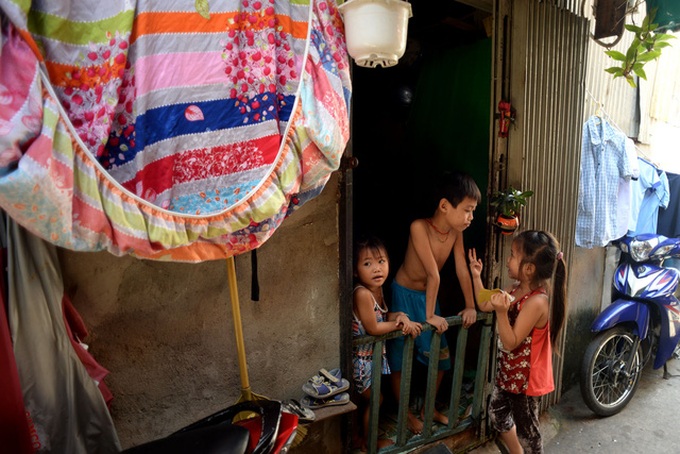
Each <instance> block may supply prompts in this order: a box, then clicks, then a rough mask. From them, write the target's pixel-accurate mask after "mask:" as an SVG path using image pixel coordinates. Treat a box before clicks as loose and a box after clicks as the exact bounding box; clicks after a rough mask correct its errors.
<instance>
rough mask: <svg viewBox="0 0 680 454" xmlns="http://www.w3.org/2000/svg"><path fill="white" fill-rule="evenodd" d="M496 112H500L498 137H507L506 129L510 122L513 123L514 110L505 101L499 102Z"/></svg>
mask: <svg viewBox="0 0 680 454" xmlns="http://www.w3.org/2000/svg"><path fill="white" fill-rule="evenodd" d="M498 111H499V112H500V115H499V118H500V122H499V125H498V137H508V129H509V127H510V122H511V121H515V109H513V107H512V105H511V104H510V103H509V102H507V101H500V102H499V103H498Z"/></svg>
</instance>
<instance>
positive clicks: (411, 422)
mask: <svg viewBox="0 0 680 454" xmlns="http://www.w3.org/2000/svg"><path fill="white" fill-rule="evenodd" d="M406 414H407V416H408V421H406V427H407V428H408V430H410V431H411V432H413V433H414V434H416V435H418V434H419V433H421V432H422V431H423V422H422V421H421V420H420V419H418V418H416V415H414V414H412V413H411V412H407V413H406Z"/></svg>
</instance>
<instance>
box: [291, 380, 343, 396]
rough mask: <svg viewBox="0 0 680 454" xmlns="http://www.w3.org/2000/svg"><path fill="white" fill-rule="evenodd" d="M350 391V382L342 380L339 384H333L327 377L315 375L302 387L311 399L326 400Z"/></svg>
mask: <svg viewBox="0 0 680 454" xmlns="http://www.w3.org/2000/svg"><path fill="white" fill-rule="evenodd" d="M348 389H349V381H348V380H347V379H345V378H340V379H339V380H338V382H337V383H332V382H331V381H330V380H327V379H326V377H321V376H319V375H315V376H313V377H312V378H310V379H309V380H308V381H307V383H305V384H304V385H302V390H303V391H304V392H305V394H307V395H308V396H310V397H313V398H315V399H325V398H327V397H331V396H334V395H336V394H339V393H341V392H344V391H347V390H348Z"/></svg>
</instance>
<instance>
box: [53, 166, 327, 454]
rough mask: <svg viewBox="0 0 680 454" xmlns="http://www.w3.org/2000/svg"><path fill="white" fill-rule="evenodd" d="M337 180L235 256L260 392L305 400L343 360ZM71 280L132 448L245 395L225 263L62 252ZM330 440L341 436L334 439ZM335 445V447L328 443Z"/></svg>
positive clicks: (251, 367) (68, 284)
mask: <svg viewBox="0 0 680 454" xmlns="http://www.w3.org/2000/svg"><path fill="white" fill-rule="evenodd" d="M337 193H338V185H337V179H336V178H335V177H334V178H332V179H331V181H330V182H329V183H328V185H327V186H326V188H325V190H324V191H323V193H322V194H321V195H320V196H319V197H317V198H316V199H314V200H312V201H310V202H308V203H307V204H306V205H304V206H303V207H301V208H300V209H299V210H298V211H297V212H296V213H295V214H293V215H292V216H291V217H290V218H288V219H287V220H286V221H284V223H283V225H282V226H281V227H280V228H279V230H278V231H277V232H276V233H275V234H274V236H273V237H272V238H271V239H270V240H269V241H268V242H267V243H265V244H264V245H263V246H262V247H261V248H260V249H259V250H258V252H257V256H258V262H259V263H258V264H259V266H258V273H259V283H260V301H258V302H253V301H251V299H250V289H251V284H250V282H251V267H250V254H246V255H244V256H240V257H237V258H236V272H237V276H238V288H239V299H240V306H241V316H242V320H243V332H244V337H245V347H246V353H247V359H248V372H249V377H250V384H251V388H252V390H253V391H254V392H255V393H257V394H262V395H265V396H267V397H270V398H277V399H287V398H296V399H299V398H300V397H301V395H302V391H301V389H300V388H301V386H302V384H303V383H304V381H306V380H307V378H308V377H309V376H311V375H313V374H315V373H316V372H317V371H318V370H319V369H320V368H321V367H326V368H331V367H338V366H339V364H340V358H339V355H340V349H339V317H338V311H339V307H338V304H339V301H338V294H339V292H338V275H339V274H338V273H339V270H338V263H339V262H338V254H339V252H338V216H337V212H338V209H337V208H338V204H337V199H338V197H337ZM59 255H60V260H61V266H62V271H63V275H64V284H65V288H66V289H69V288H72V289H74V290H75V293H74V297H73V302H74V305H75V306H76V308H77V309H78V311H79V312H80V313H81V315H82V316H83V319H84V321H85V323H86V325H87V326H88V328H89V329H90V336H89V338H88V339H86V340H85V341H86V343H88V344H89V345H90V351H91V352H92V353H93V355H94V356H95V358H96V359H97V360H98V361H99V362H100V363H101V364H102V365H103V366H104V367H106V368H107V369H108V370H109V371H110V372H111V374H110V375H109V377H108V378H107V379H106V383H107V384H108V385H109V387H110V388H111V390H112V392H113V394H114V400H113V405H112V410H111V411H112V415H113V418H114V422H115V424H116V428H117V431H118V435H119V437H120V440H121V444H122V445H123V447H124V448H126V447H130V446H134V445H137V444H140V443H142V442H145V441H148V440H151V439H155V438H158V437H162V436H164V435H167V434H169V433H171V432H173V431H175V430H177V429H179V428H181V427H183V426H185V425H187V424H189V423H191V422H193V421H195V420H197V419H200V418H201V417H203V416H207V415H208V414H210V413H213V412H215V411H217V410H219V409H221V408H224V407H226V406H229V405H231V404H233V403H235V402H236V401H237V399H238V398H239V396H240V389H241V383H240V375H239V367H238V360H237V351H236V345H235V337H234V328H233V326H234V325H233V319H232V312H231V306H230V299H229V288H228V284H227V276H226V267H225V262H224V261H213V262H204V263H200V264H180V263H164V262H154V261H143V260H137V259H134V258H131V257H123V258H118V257H114V256H112V255H110V254H108V253H105V252H102V253H76V252H72V251H66V250H60V251H59ZM329 440H331V441H329V442H334V443H335V445H336V446H335V447H336V449H337V446H339V444H338V442H337V440H332V438H331V437H329ZM324 451H325V452H331V451H332V450H330V449H329V450H326V449H324Z"/></svg>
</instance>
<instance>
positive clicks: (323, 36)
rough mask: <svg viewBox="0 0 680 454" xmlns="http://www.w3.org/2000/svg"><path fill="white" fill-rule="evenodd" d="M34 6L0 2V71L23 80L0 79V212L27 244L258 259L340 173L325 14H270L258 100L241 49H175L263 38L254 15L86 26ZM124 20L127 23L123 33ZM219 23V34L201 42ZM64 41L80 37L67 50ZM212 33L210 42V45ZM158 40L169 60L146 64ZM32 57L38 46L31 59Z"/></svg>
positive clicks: (140, 16)
mask: <svg viewBox="0 0 680 454" xmlns="http://www.w3.org/2000/svg"><path fill="white" fill-rule="evenodd" d="M38 3H39V2H36V4H35V8H34V9H31V10H30V11H29V12H28V13H27V14H26V8H25V5H22V4H19V3H18V2H11V1H8V0H0V7H2V9H3V12H8V11H9V12H11V14H10V13H7V16H8V17H10V18H12V25H10V24H7V27H8V30H6V32H7V33H8V36H9V37H10V39H8V40H6V41H4V42H3V43H2V44H3V52H2V53H1V54H0V58H1V59H2V62H1V63H2V67H12V68H17V69H20V70H17V71H13V74H20V75H21V76H19V77H17V76H12V77H13V78H10V77H7V75H5V74H4V73H2V72H0V84H3V85H2V86H7V88H8V89H9V90H11V93H17V94H20V95H19V96H18V97H17V99H12V100H11V102H10V105H11V106H13V107H12V109H10V110H8V111H4V110H3V113H4V112H11V115H10V116H9V117H7V118H6V119H5V120H4V121H5V122H6V124H7V127H6V128H5V129H6V130H11V131H12V134H11V135H10V134H3V133H2V131H3V129H2V123H0V149H5V150H6V151H5V152H2V153H1V154H0V206H1V207H2V208H3V209H4V210H5V211H7V213H8V214H9V215H10V216H12V217H13V218H14V219H16V220H17V221H18V222H19V223H20V224H22V225H23V226H24V227H26V228H27V229H29V230H30V231H31V232H33V233H34V234H36V235H39V236H41V237H43V238H45V239H46V240H48V241H51V242H53V243H55V244H57V245H59V246H62V247H66V248H70V249H75V250H83V251H98V250H108V251H109V252H111V253H113V254H116V255H123V254H132V255H135V256H138V257H144V258H152V259H157V260H175V261H186V262H193V261H202V260H213V259H221V258H224V257H225V256H229V255H233V254H239V253H242V252H245V251H248V250H251V249H253V248H256V247H258V246H259V245H261V244H262V243H263V242H264V241H266V240H267V239H268V238H269V237H271V235H272V234H273V233H274V231H275V230H276V229H277V228H278V227H279V226H280V224H281V222H283V220H284V219H285V217H286V216H288V215H290V214H291V213H292V212H294V211H295V209H297V208H298V207H299V206H301V205H302V204H303V203H304V202H305V201H307V200H309V198H311V197H313V196H315V195H316V194H318V193H319V192H320V191H321V189H322V188H323V186H324V184H325V183H326V181H328V177H329V176H330V173H331V172H332V171H334V170H335V169H337V168H338V166H339V162H340V157H341V155H342V153H343V151H344V147H345V144H346V142H347V140H348V135H349V124H348V118H349V115H348V103H349V94H350V93H351V84H350V79H349V72H348V69H349V63H348V59H347V54H346V51H345V48H344V36H343V35H342V22H341V20H340V18H339V15H338V13H337V9H336V7H335V5H334V4H333V3H332V2H325V1H324V2H319V3H316V2H314V3H311V4H310V3H309V2H290V3H285V4H283V3H280V2H279V4H277V5H276V8H277V9H276V15H275V18H276V20H277V21H278V23H279V25H278V26H279V27H281V28H280V30H283V31H285V33H284V34H279V35H276V36H274V35H271V37H269V35H267V34H265V35H263V36H265V37H266V39H273V40H275V41H276V43H274V44H276V46H280V47H277V50H276V52H274V53H272V54H270V55H271V59H272V60H276V61H277V63H276V64H277V65H279V66H272V68H274V69H275V70H276V74H275V75H274V76H273V77H274V79H270V80H271V81H272V83H273V85H272V86H273V87H275V90H274V91H271V92H270V91H268V89H269V87H268V86H266V87H263V88H264V90H262V88H260V90H261V91H259V92H258V84H257V83H254V82H256V81H255V80H252V81H251V80H248V74H247V73H248V72H249V71H251V70H254V69H257V68H259V70H262V69H263V68H266V66H259V67H258V66H257V62H259V61H261V60H260V59H262V58H264V56H265V55H267V54H266V52H263V53H261V54H258V55H256V53H257V52H258V50H257V49H256V48H257V46H255V48H252V47H248V46H247V44H248V43H247V42H245V45H244V44H243V42H241V44H239V46H241V47H242V48H243V49H244V50H233V51H231V53H230V50H229V49H227V47H224V48H223V49H222V51H224V52H222V51H220V52H217V53H216V52H215V51H214V50H210V49H204V48H202V49H196V50H192V48H191V46H190V45H188V43H189V42H194V43H200V42H202V41H201V40H199V39H195V37H196V36H200V35H201V34H208V35H209V36H210V40H209V41H211V42H212V43H213V44H214V43H220V42H221V43H222V45H225V46H226V44H225V43H232V45H233V44H235V43H236V41H234V39H232V40H231V41H230V40H229V33H230V31H232V32H234V33H235V34H234V35H233V36H232V38H240V39H242V40H243V41H248V40H249V39H250V38H252V37H253V36H256V33H257V32H258V31H261V30H265V29H266V25H267V24H265V23H259V22H257V21H258V20H259V19H258V18H260V19H263V18H265V16H266V15H265V14H264V13H262V14H260V13H258V14H259V15H258V14H254V13H253V11H251V12H250V13H248V12H247V11H245V12H244V11H242V10H241V11H240V12H238V14H237V13H236V12H237V11H239V10H238V7H237V8H234V9H233V10H232V11H231V12H230V11H227V10H222V11H216V12H211V18H210V20H207V21H206V20H205V19H204V18H202V17H201V16H200V15H199V14H197V13H196V12H191V11H172V10H167V9H166V10H160V7H159V10H157V11H156V10H154V9H153V8H152V7H153V6H158V5H160V4H161V3H158V2H138V3H143V4H144V5H145V6H146V9H145V8H144V7H142V8H140V9H139V10H138V11H136V12H121V11H116V10H115V8H108V10H103V11H96V10H95V11H90V14H91V16H88V14H86V12H85V11H84V10H83V9H82V8H78V9H77V11H76V10H75V9H74V14H73V15H69V14H65V12H64V11H57V10H58V9H59V8H58V7H57V6H56V5H48V6H49V7H46V6H45V4H38ZM48 3H49V2H48ZM72 3H74V2H72ZM75 3H77V4H78V5H80V6H82V5H87V4H88V3H86V2H83V3H78V2H75ZM262 3H263V4H264V5H266V6H267V7H269V5H270V4H271V3H269V2H262ZM229 4H231V5H240V3H239V2H230V3H229ZM164 5H166V8H170V7H171V6H172V3H164ZM22 8H23V11H24V13H23V14H26V16H25V17H24V18H23V20H22V17H21V14H22V13H21V11H22ZM310 8H311V9H310ZM140 11H143V13H140ZM284 12H285V13H286V14H284ZM66 13H67V12H66ZM99 13H101V17H99V18H98V19H97V17H96V16H97V14H99ZM229 14H231V16H230V17H231V18H232V20H242V21H245V22H243V24H244V26H243V27H237V26H235V25H234V24H231V23H229V26H228V27H226V30H225V28H224V20H227V21H229V19H225V18H226V17H227V16H229ZM128 17H130V18H134V22H132V21H131V23H130V26H129V29H126V28H125V23H126V22H125V21H126V20H127V18H128ZM267 17H269V18H270V19H271V18H272V16H271V15H269V16H267ZM17 18H18V19H17ZM88 19H89V20H88ZM95 19H97V20H95ZM192 21H193V22H192ZM201 21H202V22H201ZM253 21H254V22H253ZM191 23H194V24H198V23H200V24H201V27H199V28H198V30H197V29H194V28H192V27H191V26H190V24H191ZM220 23H221V24H222V27H223V28H222V29H221V30H213V27H217V25H216V24H220ZM87 24H89V25H90V26H91V28H88V27H87ZM248 24H250V25H248ZM252 25H255V26H252ZM15 26H16V27H19V29H18V30H16V31H18V33H13V30H12V29H13V28H14V27H15ZM64 27H66V28H69V29H70V31H71V32H74V31H77V32H78V33H73V36H70V35H69V32H68V30H65V29H64ZM83 27H85V28H83ZM100 27H109V29H108V32H106V31H103V30H107V29H106V28H100ZM182 27H188V31H186V32H184V31H181V30H182ZM206 30H208V31H206ZM235 30H238V31H235ZM310 30H311V33H308V31H310ZM250 32H252V33H250ZM29 33H33V34H29ZM98 33H99V34H98ZM102 33H103V35H102ZM178 33H192V34H193V35H192V39H191V40H185V41H182V40H181V38H178V37H177V36H180V35H177V36H175V35H176V34H178ZM220 33H222V34H224V35H223V36H224V37H225V40H224V41H219V40H215V37H214V36H213V35H214V34H220ZM76 34H77V35H78V36H75V35H76ZM95 35H96V36H95ZM308 35H309V36H310V37H312V38H313V39H309V40H308V39H307V38H308ZM102 36H104V37H105V38H106V39H102ZM279 40H281V41H279ZM160 41H163V42H164V43H170V44H172V43H173V42H174V43H175V49H168V53H166V54H165V55H164V54H162V53H158V52H157V53H151V54H145V52H147V51H148V50H149V49H159V48H162V46H154V45H152V43H156V44H158V42H160ZM41 42H43V43H48V42H49V45H46V46H43V47H39V46H36V45H35V43H41ZM60 42H61V43H62V45H61V46H60V45H59V43H60ZM141 43H144V44H143V45H141ZM253 44H255V43H254V42H253ZM107 46H108V47H107ZM10 48H11V49H13V51H12V52H9V51H7V50H8V49H10ZM38 48H40V49H41V50H40V51H39V52H40V53H36V51H37V49H38ZM88 49H89V52H86V51H87V50H88ZM176 49H181V50H182V52H180V53H173V51H174V50H176ZM107 51H108V52H107ZM42 52H44V54H43V53H42ZM225 53H226V54H229V55H231V57H225ZM133 54H134V55H133ZM74 55H77V56H78V58H80V59H79V60H78V59H76V60H74V59H73V58H72V57H73V56H74ZM121 55H122V57H121ZM253 56H255V57H256V58H255V59H253V58H252V57H253ZM246 57H247V58H250V60H248V61H249V62H251V63H247V62H246V61H245V60H244V61H238V62H236V61H234V62H233V63H237V64H236V66H235V68H241V70H243V71H245V79H244V78H243V77H244V76H243V75H240V76H238V81H239V83H235V82H234V80H232V79H229V77H227V72H229V70H227V67H228V66H229V58H234V59H242V58H246ZM225 58H226V60H225ZM43 59H44V61H45V66H44V67H45V68H46V71H47V72H46V73H45V75H44V76H43V77H41V76H40V69H39V68H40V65H39V64H38V62H39V61H41V60H43ZM170 61H172V62H174V63H175V65H174V66H173V65H168V64H167V63H168V62H170ZM225 63H226V64H225ZM253 64H254V65H253ZM218 65H219V67H220V68H221V71H223V74H224V75H225V78H224V79H220V78H219V77H221V76H218V72H216V70H215V66H218ZM277 68H278V69H277ZM206 69H207V71H206ZM173 71H174V72H173ZM232 71H233V69H232ZM291 71H292V72H291ZM289 73H290V74H289ZM211 74H212V75H211ZM260 76H263V73H262V74H260ZM281 76H284V77H285V81H284V80H283V78H282V77H281ZM146 77H150V78H149V79H148V80H147V79H145V78H146ZM258 77H259V76H258ZM41 81H42V82H45V83H46V84H45V85H42V82H41ZM48 81H49V82H48ZM241 81H242V82H243V83H241ZM241 85H243V87H242V86H241ZM145 87H146V88H145ZM201 87H207V90H206V91H202V89H201ZM220 88H222V89H223V90H222V91H223V93H224V94H221V93H220ZM241 88H243V89H242V90H241ZM233 89H236V90H237V92H236V94H234V92H233ZM291 90H292V91H291ZM206 93H207V94H206ZM164 95H167V96H164ZM0 99H2V92H0ZM31 99H33V101H31V102H29V101H28V100H31ZM36 100H37V101H36ZM31 106H33V107H31ZM265 112H266V113H265ZM41 114H42V115H41ZM255 114H258V116H257V117H255ZM268 116H270V117H268ZM263 117H264V118H263ZM3 118H5V117H0V120H2V119H3ZM22 118H23V119H24V121H23V123H22ZM9 126H11V128H9ZM10 139H11V140H10ZM114 139H117V143H112V142H114ZM133 142H134V143H133ZM121 154H122V155H123V156H122V157H121V156H119V155H121Z"/></svg>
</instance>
